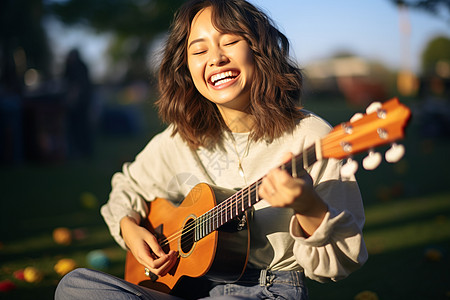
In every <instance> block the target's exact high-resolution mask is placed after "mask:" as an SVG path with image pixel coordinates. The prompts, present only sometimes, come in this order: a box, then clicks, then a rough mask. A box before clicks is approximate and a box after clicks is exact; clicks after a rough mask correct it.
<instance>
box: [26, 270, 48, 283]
mask: <svg viewBox="0 0 450 300" xmlns="http://www.w3.org/2000/svg"><path fill="white" fill-rule="evenodd" d="M43 277H44V275H43V274H42V272H41V271H39V270H38V269H36V268H34V267H26V268H25V270H23V278H24V279H25V281H27V282H39V281H41V280H42V278H43Z"/></svg>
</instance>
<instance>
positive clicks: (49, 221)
mask: <svg viewBox="0 0 450 300" xmlns="http://www.w3.org/2000/svg"><path fill="white" fill-rule="evenodd" d="M407 103H408V104H409V105H411V107H415V106H416V105H417V102H415V101H413V100H408V102H407ZM306 105H307V107H308V108H309V109H310V110H313V111H315V112H317V113H319V114H320V115H322V116H323V117H325V118H326V119H328V120H329V121H330V123H332V124H333V125H336V124H338V123H339V122H341V121H344V120H346V119H348V118H350V117H351V115H352V114H353V112H355V111H357V110H358V111H359V109H357V108H348V107H346V106H345V105H344V102H343V101H342V100H334V101H312V100H311V101H307V102H306ZM147 110H148V109H146V111H147ZM147 125H148V126H147V127H148V128H147V129H146V130H145V133H141V134H139V135H134V136H129V137H125V136H116V137H114V136H105V135H99V137H98V140H97V148H96V155H95V157H94V158H93V159H91V160H89V161H82V160H80V161H67V162H61V163H52V164H44V163H25V164H22V165H17V166H0V182H1V187H2V194H1V196H0V197H1V199H0V225H1V229H0V281H2V280H11V281H12V282H14V283H15V284H16V285H17V288H16V289H15V290H14V291H11V292H8V293H1V292H0V299H52V297H53V293H54V289H55V287H56V285H57V283H58V281H59V279H60V276H59V275H58V274H57V273H56V272H55V271H54V269H53V268H54V265H55V264H56V263H57V261H58V260H59V259H61V258H72V259H74V260H75V261H76V263H77V265H78V266H81V267H89V263H88V261H87V259H86V256H87V254H88V253H89V252H90V251H92V250H96V249H102V250H104V252H105V253H106V254H107V255H108V257H109V258H110V260H111V264H110V266H109V267H108V268H107V269H105V271H106V272H109V273H111V274H114V275H117V276H122V275H123V264H124V259H125V252H124V251H123V250H122V249H120V248H119V247H118V246H117V244H116V243H115V242H114V241H113V239H112V238H111V237H110V235H109V232H108V229H107V228H106V225H105V224H104V222H103V220H102V218H101V216H100V214H99V207H100V205H102V204H103V203H105V202H106V200H107V198H108V193H109V190H110V179H111V176H112V175H113V174H114V172H116V171H119V170H120V168H121V166H122V164H123V163H124V162H125V161H131V160H133V158H134V156H135V155H136V154H137V153H138V152H139V150H140V149H142V147H143V146H144V145H145V144H146V142H147V141H148V139H149V138H150V137H151V136H152V135H153V134H154V133H156V132H157V131H159V130H160V129H161V127H160V125H159V123H158V121H157V120H156V119H155V116H154V115H153V114H150V115H149V118H148V122H147ZM419 131H420V123H419V122H418V119H417V118H413V119H412V123H411V124H410V126H409V128H408V131H407V136H406V139H405V140H404V141H403V143H404V144H405V145H406V150H407V152H406V156H405V158H404V159H403V160H402V161H400V163H398V164H388V163H386V162H383V163H382V165H381V166H380V167H379V168H378V169H376V170H374V171H371V172H368V171H364V170H362V168H361V169H360V170H359V171H358V173H357V178H358V182H359V184H360V188H361V192H362V194H363V199H364V204H365V208H366V226H365V229H364V234H365V241H366V245H367V248H368V250H369V253H370V257H369V260H368V262H367V263H366V265H365V266H363V268H361V269H360V270H358V271H356V272H355V273H354V274H352V275H350V276H349V277H348V278H347V279H345V280H343V281H340V282H337V283H330V284H319V283H317V282H313V281H310V280H308V286H309V291H310V297H311V299H312V300H321V299H353V298H354V296H355V295H356V294H358V293H359V292H361V291H364V290H370V291H373V292H375V293H376V294H377V295H378V297H379V299H383V300H389V299H450V272H449V270H450V268H449V267H450V263H449V250H450V188H449V183H448V180H449V179H450V176H449V170H450V161H449V159H448V158H447V157H448V153H450V152H449V151H450V141H449V140H448V139H431V138H423V137H421V135H420V134H419ZM381 150H382V151H384V150H385V148H384V147H382V148H381ZM361 158H362V155H359V156H357V157H356V159H357V160H360V159H361ZM85 193H90V194H91V195H93V196H94V199H96V201H94V203H91V206H88V207H86V205H83V202H82V198H83V195H84V194H85ZM92 204H93V205H92ZM57 227H67V228H70V229H71V230H75V229H76V230H83V232H85V233H86V237H85V238H84V239H80V240H73V241H72V243H71V244H70V245H67V246H64V245H59V244H56V243H55V242H54V240H53V238H52V232H53V230H54V229H55V228H57ZM28 266H32V267H35V268H37V269H39V270H40V271H41V272H43V275H44V277H43V280H42V281H40V282H39V283H27V282H24V281H20V280H17V279H15V278H14V276H13V272H14V271H17V270H20V269H23V268H25V267H28Z"/></svg>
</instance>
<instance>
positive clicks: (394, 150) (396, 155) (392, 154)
mask: <svg viewBox="0 0 450 300" xmlns="http://www.w3.org/2000/svg"><path fill="white" fill-rule="evenodd" d="M403 155H405V146H403V145H400V144H397V143H393V144H392V146H391V148H390V149H389V150H388V151H386V154H385V158H386V161H387V162H390V163H396V162H398V161H399V160H400V159H401V158H402V157H403Z"/></svg>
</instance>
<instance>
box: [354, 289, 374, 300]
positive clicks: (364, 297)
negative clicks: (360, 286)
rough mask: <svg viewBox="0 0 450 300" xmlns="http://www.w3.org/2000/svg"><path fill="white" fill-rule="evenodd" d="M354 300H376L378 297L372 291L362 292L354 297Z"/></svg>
mask: <svg viewBox="0 0 450 300" xmlns="http://www.w3.org/2000/svg"><path fill="white" fill-rule="evenodd" d="M355 300H378V295H377V294H376V293H374V292H372V291H363V292H360V293H358V294H357V295H356V296H355Z"/></svg>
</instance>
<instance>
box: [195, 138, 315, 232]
mask: <svg viewBox="0 0 450 300" xmlns="http://www.w3.org/2000/svg"><path fill="white" fill-rule="evenodd" d="M316 161H317V157H316V144H314V145H312V146H310V147H309V148H307V149H306V151H304V152H301V153H300V154H298V155H297V156H294V157H292V159H291V160H289V161H288V162H286V163H284V164H282V165H280V166H279V168H280V169H282V170H286V171H287V172H288V173H290V174H292V175H293V176H294V177H296V176H297V175H298V173H299V172H301V171H302V170H304V168H307V167H308V166H310V165H312V164H313V163H315V162H316ZM262 180H263V177H261V178H260V179H258V180H257V181H255V182H254V183H252V184H250V185H249V186H247V187H245V188H243V189H241V190H240V191H238V192H237V193H235V194H233V195H232V196H231V197H229V198H227V199H225V200H224V201H222V202H221V203H219V204H218V205H217V206H215V207H214V208H212V209H211V210H209V211H207V212H206V213H204V214H203V215H201V216H199V217H198V218H197V219H196V220H195V223H196V224H195V235H194V239H195V240H196V241H198V240H200V239H202V238H203V237H205V236H207V235H208V234H210V233H211V232H213V231H214V230H216V229H217V228H219V227H220V226H222V225H224V224H226V223H228V222H229V221H231V220H234V219H236V218H237V217H238V216H240V215H242V214H243V213H244V212H245V211H246V210H248V209H250V208H252V207H253V205H255V204H256V203H258V202H259V201H260V200H261V198H260V197H259V194H258V189H259V186H260V185H261V182H262Z"/></svg>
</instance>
